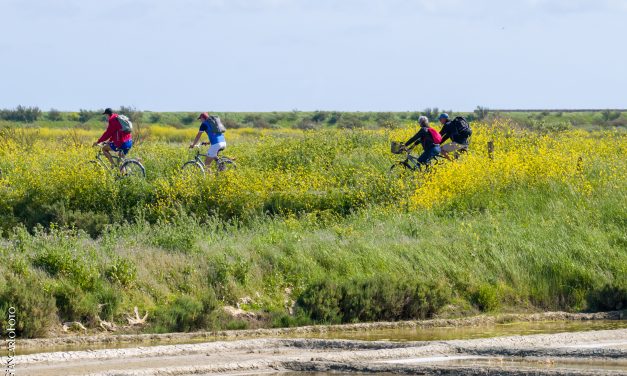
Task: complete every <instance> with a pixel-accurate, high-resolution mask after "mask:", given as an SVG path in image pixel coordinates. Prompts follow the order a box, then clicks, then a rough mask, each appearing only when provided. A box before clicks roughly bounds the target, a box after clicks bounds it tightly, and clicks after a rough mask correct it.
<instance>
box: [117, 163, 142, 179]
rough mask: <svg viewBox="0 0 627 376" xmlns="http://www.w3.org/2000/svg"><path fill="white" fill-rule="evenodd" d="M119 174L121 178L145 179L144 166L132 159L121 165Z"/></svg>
mask: <svg viewBox="0 0 627 376" xmlns="http://www.w3.org/2000/svg"><path fill="white" fill-rule="evenodd" d="M120 173H121V174H122V176H123V177H131V176H135V177H138V178H145V177H146V169H145V168H144V166H143V165H142V164H141V163H139V161H136V160H134V159H128V160H126V161H124V163H122V166H121V167H120Z"/></svg>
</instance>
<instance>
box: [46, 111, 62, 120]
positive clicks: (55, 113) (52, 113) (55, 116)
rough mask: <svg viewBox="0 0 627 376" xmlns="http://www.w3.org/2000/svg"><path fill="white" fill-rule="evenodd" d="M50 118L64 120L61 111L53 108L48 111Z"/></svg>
mask: <svg viewBox="0 0 627 376" xmlns="http://www.w3.org/2000/svg"><path fill="white" fill-rule="evenodd" d="M48 120H50V121H60V120H63V117H62V116H61V111H59V110H55V109H54V108H51V109H50V111H48Z"/></svg>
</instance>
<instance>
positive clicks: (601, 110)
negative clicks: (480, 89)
mask: <svg viewBox="0 0 627 376" xmlns="http://www.w3.org/2000/svg"><path fill="white" fill-rule="evenodd" d="M490 111H491V112H604V111H612V112H627V109H620V108H601V109H591V108H589V109H585V108H580V109H526V110H525V109H516V110H510V109H490Z"/></svg>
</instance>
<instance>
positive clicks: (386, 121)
mask: <svg viewBox="0 0 627 376" xmlns="http://www.w3.org/2000/svg"><path fill="white" fill-rule="evenodd" d="M114 110H115V111H116V112H118V113H122V114H125V115H127V116H129V117H130V118H131V120H132V121H133V123H134V124H138V125H139V124H142V123H143V124H158V125H168V126H173V127H175V128H186V127H190V126H192V124H195V123H196V122H197V120H196V119H197V117H198V112H200V111H198V112H153V111H141V110H138V109H136V108H134V107H132V106H121V107H120V108H119V109H114ZM102 111H103V110H102V109H98V110H85V109H81V110H79V111H78V112H61V111H59V110H56V109H54V108H52V109H50V110H49V111H48V112H43V111H42V110H40V109H39V107H25V106H17V107H16V108H14V109H0V120H3V121H9V122H22V123H35V122H38V124H37V125H39V126H42V125H43V126H68V125H71V126H75V125H77V124H78V125H81V126H85V127H87V128H95V127H99V126H101V125H102V124H101V122H102V121H104V120H105V119H104V116H103V115H101V114H102ZM442 112H446V113H448V114H449V116H451V117H454V116H464V117H466V119H467V120H468V121H477V120H479V121H481V120H490V119H492V118H497V117H498V118H502V117H503V115H505V116H508V115H507V114H509V117H510V118H511V119H512V120H514V121H515V122H517V123H519V124H523V125H532V126H535V125H536V124H535V123H534V122H538V121H540V122H546V120H547V119H548V117H549V116H551V117H552V119H551V121H558V120H559V121H562V122H564V123H570V124H571V125H573V126H582V125H583V126H586V125H597V126H598V125H601V126H606V125H610V126H627V117H626V116H622V114H623V113H627V109H624V110H623V109H613V110H612V109H551V110H541V109H490V108H487V107H482V106H477V107H476V108H475V110H473V111H472V112H453V111H452V110H444V109H439V108H437V107H433V108H430V107H429V108H425V109H423V110H422V111H405V112H342V111H299V110H293V111H285V112H278V111H273V112H220V111H218V112H212V113H214V114H217V115H219V116H220V117H221V118H222V121H223V123H224V124H225V125H226V127H227V128H230V129H236V128H259V129H271V128H296V129H303V130H312V129H319V128H322V127H327V126H329V127H333V128H340V129H359V128H372V129H374V128H387V129H394V128H397V127H400V126H403V125H404V124H407V122H417V121H418V118H419V117H420V116H423V115H424V116H426V117H427V118H429V120H430V121H432V122H437V118H438V116H439V114H440V113H442ZM568 113H570V114H574V113H580V114H581V115H572V116H570V117H568V118H566V117H562V114H568ZM584 113H587V114H584ZM588 114H589V115H588ZM553 117H555V119H553ZM575 117H576V118H575ZM41 122H45V123H43V124H42V123H41ZM64 122H65V123H64ZM67 123H71V124H67ZM532 123H534V124H532ZM53 124H57V125H53Z"/></svg>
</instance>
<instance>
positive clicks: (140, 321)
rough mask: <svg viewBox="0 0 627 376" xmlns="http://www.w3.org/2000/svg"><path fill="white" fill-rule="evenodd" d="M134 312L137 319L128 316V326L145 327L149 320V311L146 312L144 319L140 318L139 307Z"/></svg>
mask: <svg viewBox="0 0 627 376" xmlns="http://www.w3.org/2000/svg"><path fill="white" fill-rule="evenodd" d="M133 312H135V317H131V316H126V320H127V321H128V324H129V325H130V326H135V325H145V324H146V319H147V318H148V311H146V314H145V315H144V317H139V309H138V308H137V307H135V309H134V310H133Z"/></svg>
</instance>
